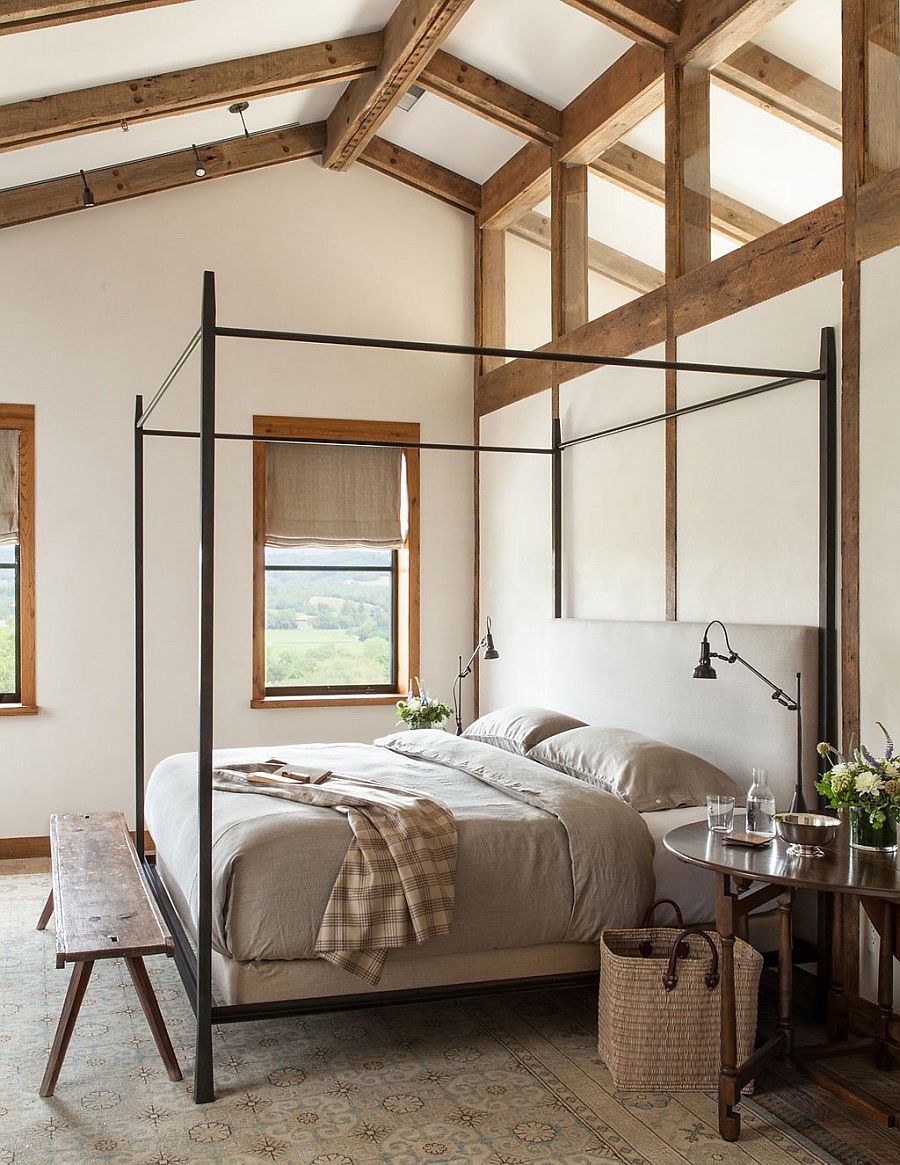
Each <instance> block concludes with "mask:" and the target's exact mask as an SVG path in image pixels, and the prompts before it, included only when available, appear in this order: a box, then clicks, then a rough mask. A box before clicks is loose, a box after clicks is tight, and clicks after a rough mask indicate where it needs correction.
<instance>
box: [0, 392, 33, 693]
mask: <svg viewBox="0 0 900 1165" xmlns="http://www.w3.org/2000/svg"><path fill="white" fill-rule="evenodd" d="M0 429H17V430H18V432H19V602H18V612H19V702H18V703H16V704H6V703H0V716H30V715H34V713H35V712H37V710H38V708H37V685H36V669H35V642H36V635H35V583H34V558H35V555H34V531H35V526H34V494H35V488H34V405H11V404H0Z"/></svg>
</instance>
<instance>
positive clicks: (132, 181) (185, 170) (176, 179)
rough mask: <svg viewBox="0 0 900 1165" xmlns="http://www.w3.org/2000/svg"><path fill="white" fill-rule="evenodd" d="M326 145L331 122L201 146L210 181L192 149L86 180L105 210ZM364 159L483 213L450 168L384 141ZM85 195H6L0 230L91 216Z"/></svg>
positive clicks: (57, 186)
mask: <svg viewBox="0 0 900 1165" xmlns="http://www.w3.org/2000/svg"><path fill="white" fill-rule="evenodd" d="M324 146H325V123H324V122H323V121H318V122H314V123H311V124H310V125H298V126H291V127H288V128H286V129H274V130H268V131H266V132H264V133H258V134H251V136H250V137H249V138H247V137H239V138H231V139H229V140H228V141H224V142H215V143H214V144H212V145H208V146H202V147H201V148H200V158H201V160H202V162H203V166H204V169H205V170H206V176H205V177H204V178H198V177H197V176H196V174H195V172H194V169H195V165H196V159H195V157H194V152H193V149H187V150H177V151H175V152H174V153H171V154H162V155H160V156H159V157H155V158H143V159H141V160H139V161H136V162H125V163H123V164H122V165H120V166H108V167H106V168H105V169H102V170H92V171H90V173H89V174H88V181H89V184H90V188H91V191H92V193H93V195H94V198H95V200H96V206H97V207H100V206H103V205H105V204H106V203H111V202H121V201H123V200H124V199H126V198H136V197H138V196H139V195H141V194H155V193H158V192H159V191H162V190H173V189H175V188H176V187H179V186H193V185H197V184H198V183H200V182H208V181H209V180H210V179H211V178H222V177H226V176H227V175H229V174H241V173H243V172H245V171H247V170H259V169H262V168H263V167H265V166H277V165H279V164H281V163H282V162H294V161H297V160H298V159H300V158H310V157H314V156H316V155H318V154H321V152H322V150H323V148H324ZM360 161H361V162H363V163H364V164H365V165H367V166H371V167H372V168H373V169H375V170H380V171H381V172H382V173H383V174H390V175H391V177H393V178H397V179H398V180H399V181H401V182H404V183H405V184H406V185H408V186H413V187H415V188H416V189H417V190H421V191H422V192H423V193H425V194H430V195H432V196H433V197H435V198H439V199H441V201H443V202H447V203H449V204H450V205H451V206H455V207H457V208H458V209H459V210H464V211H467V212H468V213H469V214H475V213H477V210H478V206H479V203H480V199H481V187H480V186H479V185H478V183H477V182H472V181H470V180H469V179H468V178H464V177H463V176H462V175H461V174H456V173H454V172H453V171H452V170H448V169H446V168H445V167H444V166H438V165H437V164H436V163H434V162H430V161H428V159H427V158H420V157H419V156H418V154H413V153H411V152H410V151H409V150H404V149H401V148H400V147H399V146H395V145H393V144H392V143H390V142H386V141H384V140H383V139H382V138H374V139H373V140H372V141H371V142H370V143H369V144H368V146H367V147H366V149H365V151H364V152H363V155H362V157H361V158H360ZM82 191H83V187H82V183H81V178H80V177H79V176H78V175H77V174H76V175H68V176H67V177H65V178H52V179H51V180H50V181H48V182H35V183H32V184H30V185H27V186H17V187H15V188H13V189H10V190H0V228H2V227H10V226H17V225H20V224H22V223H28V222H35V221H37V220H38V219H42V218H52V217H53V216H55V215H59V214H68V213H69V212H71V211H74V210H78V211H84V213H85V214H87V213H93V212H92V211H88V210H85V207H84V203H83V200H82Z"/></svg>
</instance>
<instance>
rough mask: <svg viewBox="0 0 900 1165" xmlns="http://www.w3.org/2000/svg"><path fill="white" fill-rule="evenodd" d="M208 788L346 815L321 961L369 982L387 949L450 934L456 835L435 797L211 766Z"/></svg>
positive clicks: (319, 943) (319, 941)
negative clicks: (349, 836)
mask: <svg viewBox="0 0 900 1165" xmlns="http://www.w3.org/2000/svg"><path fill="white" fill-rule="evenodd" d="M213 788H215V789H221V790H222V791H223V792H227V793H253V794H256V795H258V796H259V795H261V796H265V797H276V798H278V799H280V800H283V801H297V802H300V803H302V804H305V805H320V806H325V807H328V808H331V809H335V810H337V811H338V812H339V813H344V814H346V816H347V819H348V822H349V825H350V828H351V829H352V831H353V841H352V842H351V844H350V846H349V848H348V850H347V854H346V857H345V858H344V862H343V865H342V866H341V869H340V872H339V874H338V876H337V880H336V881H335V883H334V887H333V889H332V891H331V896H330V898H329V899H328V904H327V906H326V908H325V914H324V917H323V918H322V925H321V927H320V928H319V933H318V935H317V937H316V947H315V949H316V954H317V955H318V956H319V957H320V958H323V959H327V960H328V961H329V962H330V963H333V964H334V965H335V966H337V967H342V968H343V969H344V970H345V971H349V972H350V973H351V974H353V975H358V976H359V977H360V978H361V979H365V981H366V982H367V983H371V984H373V985H375V984H377V983H378V981H379V979H380V978H381V973H382V971H383V970H384V964H385V960H386V959H387V952H388V950H389V949H391V948H394V947H404V946H408V945H410V944H412V943H423V942H425V941H426V940H428V939H430V938H434V937H436V936H437V935H442V934H447V933H448V932H449V930H450V923H451V921H452V918H453V902H454V879H455V875H456V856H457V845H458V839H457V830H456V821H455V819H454V817H453V814H452V813H451V811H450V810H449V809H448V808H447V807H446V806H445V805H442V804H441V803H440V802H439V801H434V800H432V799H430V798H428V797H424V796H422V794H421V793H414V792H411V791H407V790H405V789H398V788H387V787H386V786H384V785H377V784H373V783H370V782H369V781H362V780H359V779H351V778H348V777H338V776H329V777H326V778H325V779H324V780H323V782H322V783H321V784H318V785H302V784H298V785H296V786H291V787H281V786H278V787H276V786H271V787H270V786H262V785H259V784H253V783H251V782H249V781H248V780H247V778H246V777H245V776H244V775H242V774H240V773H236V772H230V771H229V770H227V769H216V770H215V771H214V774H213Z"/></svg>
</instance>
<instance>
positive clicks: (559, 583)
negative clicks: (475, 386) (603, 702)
mask: <svg viewBox="0 0 900 1165" xmlns="http://www.w3.org/2000/svg"><path fill="white" fill-rule="evenodd" d="M220 338H237V339H252V340H274V341H288V342H294V343H303V344H325V345H330V346H335V347H354V348H369V349H378V348H381V349H389V350H394V351H409V352H423V353H443V354H448V355H456V356H496V357H501V358H510V359H515V360H538V361H544V362H550V363H558V364H562V365H580V366H584V369H585V371H587V370H588V368H587V366H592V367H595V368H602V367H604V366H608V367H617V368H641V369H655V370H659V371H675V372H684V373H709V374H719V375H727V376H747V377H754V378H760V377H764V378H765V383H762V384H754V385H753V386H752V387H750V388H746V389H742V390H740V391H737V392H731V393H728V394H725V395H721V396H717V397H713V398H711V399H708V400H704V401H698V402H697V403H695V404H691V405H686V406H684V407H681V408H674V409H669V410H667V411H665V412H661V413H654V414H652V415H650V416H646V417H641V418H638V419H636V420H634V421H629V422H625V423H623V424H620V425H615V426H612V427H609V428H606V429H602V430H599V431H598V432H595V433H586V434H584V435H582V436H578V437H573V438H570V439H569V440H566V441H563V440H562V435H561V428H560V421H559V418H558V417H557V418H554V419H553V422H552V429H551V443H550V446H549V447H548V448H544V447H541V446H514V445H479V444H468V443H462V442H439V441H419V442H401V441H367V440H336V439H328V438H318V437H293V436H264V435H261V434H256V433H232V432H218V431H217V430H216V349H217V340H219V339H220ZM198 345H199V346H200V353H201V361H200V406H201V407H200V427H199V430H190V429H165V428H152V429H151V428H149V426H148V424H147V422H148V420H149V419H150V416H151V415H152V414H153V412H154V410H155V409H156V408H157V406H158V405H159V403H160V401H161V400H162V399H163V398H164V396H165V394H166V392H167V391H168V389H169V388H170V386H171V385H172V383H173V382H174V380H175V379H176V377H177V376H178V374H179V372H181V370H182V369H183V368H184V366H185V364H186V363H187V360H188V358H189V357H190V355H191V353H192V352H193V351H194V350H195V348H197V346H198ZM801 382H813V383H816V384H817V392H818V399H819V490H820V501H819V626H820V653H819V658H820V675H819V685H820V688H819V692H820V694H819V715H820V724H819V733H820V735H819V739H820V740H831V739H833V738H834V737H833V732H834V725H835V723H836V707H837V692H836V674H837V670H836V609H837V584H836V580H837V569H836V563H837V534H836V531H837V521H836V480H837V425H836V417H837V403H836V402H837V358H836V353H835V340H834V330H833V329H831V328H825V329H823V330H822V333H821V342H820V358H819V367H818V368H816V369H814V370H812V371H797V370H793V369H779V368H755V367H748V366H746V365H734V364H708V363H690V362H686V361H679V360H651V359H645V358H643V357H622V356H604V355H578V354H574V353H569V352H558V351H547V350H545V349H541V350H538V351H523V350H521V349H516V348H493V347H482V346H478V345H469V344H440V343H425V342H418V341H412V340H391V339H379V338H373V337H361V336H335V335H326V334H321V333H314V332H283V331H271V330H267V329H259V328H226V327H219V326H218V325H217V323H216V288H215V275H214V274H213V272H211V271H207V272H205V273H204V276H203V305H202V316H201V326H200V328H199V329H198V330H197V331H196V332H195V333H194V335H193V336H192V337H191V339H190V340H189V342H188V344H187V346H186V347H185V349H184V350H183V351H182V353H181V355H180V356H179V357H178V360H177V361H176V362H175V364H174V366H173V367H172V369H171V371H170V372H169V373H168V375H167V376H166V378H165V380H164V381H163V382H162V384H161V386H160V387H159V389H158V390H157V391H156V393H155V394H154V395H153V397H152V399H151V401H150V403H149V405H147V407H146V408H144V405H143V398H142V397H140V396H139V397H138V398H137V400H136V402H135V414H134V416H135V419H134V428H133V436H134V522H135V545H134V560H135V622H134V628H135V686H134V708H135V824H136V839H135V843H136V846H137V850H138V854H139V857H140V860H141V862H142V865H143V867H144V870H145V873H146V875H147V879H148V883H149V885H150V888H151V890H152V891H153V893H154V895H155V896H156V899H157V901H158V902H159V904H160V908H161V909H162V910H163V913H164V915H165V917H166V920H167V922H168V923H169V926H170V928H171V931H172V935H173V938H174V941H175V946H176V963H177V965H178V969H179V972H180V973H181V976H182V980H183V982H184V985H185V990H186V991H187V993H188V996H189V998H190V1000H191V1005H192V1007H193V1009H194V1013H195V1015H196V1020H197V1025H196V1056H195V1061H194V1099H195V1101H196V1102H198V1103H204V1102H207V1101H211V1100H214V1099H215V1088H214V1080H213V1053H212V1029H213V1024H214V1023H217V1022H228V1021H233V1020H239V1019H240V1020H254V1019H264V1018H266V1017H268V1016H271V1015H275V1014H278V1015H282V1014H303V1013H305V1012H306V1011H309V1010H311V1009H316V1010H318V1009H321V1008H322V1007H341V1008H344V1007H362V1006H372V1005H379V1006H381V1005H384V1004H385V1003H386V1002H401V1001H408V999H410V998H419V997H421V998H426V997H427V993H426V995H420V994H417V993H412V994H410V993H409V992H405V993H403V1000H401V999H400V998H399V996H397V995H392V996H390V998H386V997H385V996H384V995H383V994H382V993H374V994H370V995H358V996H340V997H335V998H331V999H329V1000H324V1001H323V1000H315V1001H310V1000H282V1001H275V1002H274V1003H265V1004H248V1005H243V1006H239V1007H237V1006H236V1007H220V1006H217V1005H216V1004H215V1002H214V999H213V994H212V931H213V927H212V921H213V906H212V892H213V881H212V841H213V830H212V826H213V802H212V778H213V744H214V735H213V727H214V724H213V721H214V700H213V694H214V683H215V671H214V666H213V657H214V649H215V636H214V627H215V615H214V598H215V507H216V449H217V442H219V441H237V442H243V441H250V442H257V441H263V442H266V443H279V444H283V443H298V444H310V445H360V446H365V447H377V448H381V447H391V448H396V447H399V448H403V449H410V448H413V449H423V450H437V451H444V452H468V453H476V454H480V453H518V454H524V455H528V456H539V457H541V456H549V457H550V459H551V460H550V465H551V475H550V476H551V483H550V490H551V494H552V530H551V552H552V559H553V608H554V616H555V617H556V618H561V617H562V615H563V505H562V502H563V472H562V467H563V457H564V454H565V451H566V450H567V449H569V448H572V447H573V446H575V445H580V444H584V443H586V442H589V441H596V440H600V439H601V438H605V437H611V436H613V435H615V434H619V433H624V432H627V431H629V430H631V429H636V428H642V427H644V426H647V425H654V424H658V423H661V422H663V421H672V420H675V419H676V418H679V417H684V416H687V415H689V414H691V413H695V412H700V411H702V410H705V409H711V408H716V407H718V406H720V405H725V404H728V403H731V402H733V401H738V400H746V399H749V398H751V397H754V396H759V395H761V394H763V393H769V392H773V391H775V390H777V389H780V388H787V387H788V386H790V385H794V384H799V383H801ZM146 437H173V438H186V439H191V440H199V442H200V450H201V457H200V561H201V570H200V628H199V631H200V634H199V653H198V654H199V659H198V671H199V680H200V684H199V687H200V694H199V709H198V710H199V740H198V750H197V818H198V869H197V883H198V903H197V917H196V940H195V942H192V941H191V939H190V937H189V936H188V934H187V933H186V931H185V928H184V926H183V925H182V923H181V919H180V918H179V915H178V911H177V910H176V908H175V906H174V905H173V903H172V901H171V898H170V896H169V891H168V890H167V888H166V886H165V884H164V882H163V880H162V879H161V877H160V876H159V871H158V870H157V869H156V867H155V865H154V863H153V862H152V861H151V859H150V858H149V857H148V856H147V855H146V854H145V852H144V786H145V755H144V753H145V736H144V727H145V685H144V658H145V629H144V511H143V506H144V448H143V443H144V439H145V438H146ZM563 978H564V977H563ZM544 981H545V980H541V982H544ZM555 981H556V980H554V982H555ZM511 986H517V984H513V983H510V981H508V980H504V981H503V982H502V983H501V984H496V985H495V984H475V985H472V984H469V985H465V984H464V985H461V986H460V987H459V988H458V990H459V991H461V992H462V993H466V992H467V991H469V990H470V989H471V990H476V989H477V990H479V991H480V990H484V989H486V988H490V989H494V988H495V987H496V988H498V989H503V990H508V989H509V988H510V987H511Z"/></svg>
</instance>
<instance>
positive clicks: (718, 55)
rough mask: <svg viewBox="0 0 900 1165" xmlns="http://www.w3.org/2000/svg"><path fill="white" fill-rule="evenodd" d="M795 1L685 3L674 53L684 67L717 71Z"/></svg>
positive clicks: (702, 0) (701, 0)
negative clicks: (697, 67) (696, 66)
mask: <svg viewBox="0 0 900 1165" xmlns="http://www.w3.org/2000/svg"><path fill="white" fill-rule="evenodd" d="M793 2H794V0H682V3H681V27H680V31H679V34H678V39H677V40H676V41H675V45H674V51H675V57H676V60H677V61H678V62H679V63H681V64H686V65H687V64H690V65H698V66H700V67H701V68H704V69H714V68H715V67H716V65H718V64H719V62H720V61H724V60H725V58H726V57H728V56H731V54H732V53H733V52H736V51H737V50H738V49H739V48H740V47H741V46H742V45H745V44H746V43H747V41H748V40H753V38H754V36H756V34H757V33H758V32H759V31H760V29H762V28H764V27H765V26H766V25H767V24H768V23H769V21H770V20H772V19H773V18H774V17H776V16H778V15H779V14H780V13H782V12H784V11H785V10H786V9H788V8H790V6H791V5H792V4H793Z"/></svg>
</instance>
